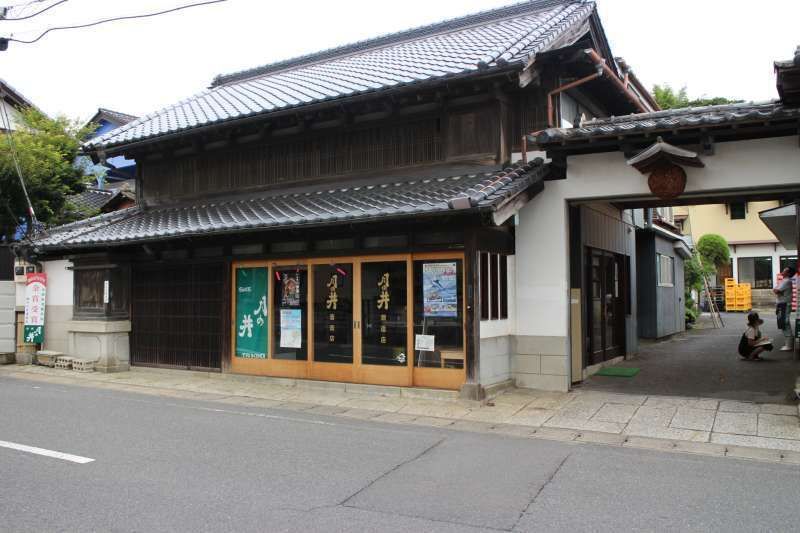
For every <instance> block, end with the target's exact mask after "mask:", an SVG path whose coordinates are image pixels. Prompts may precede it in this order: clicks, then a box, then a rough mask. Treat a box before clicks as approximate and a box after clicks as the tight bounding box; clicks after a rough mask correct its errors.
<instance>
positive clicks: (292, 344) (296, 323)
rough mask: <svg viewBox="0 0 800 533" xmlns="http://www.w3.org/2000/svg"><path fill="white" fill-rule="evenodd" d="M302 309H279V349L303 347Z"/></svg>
mask: <svg viewBox="0 0 800 533" xmlns="http://www.w3.org/2000/svg"><path fill="white" fill-rule="evenodd" d="M302 320H303V311H302V309H281V340H280V347H281V348H302V347H303V328H302Z"/></svg>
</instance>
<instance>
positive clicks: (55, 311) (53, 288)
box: [14, 260, 73, 353]
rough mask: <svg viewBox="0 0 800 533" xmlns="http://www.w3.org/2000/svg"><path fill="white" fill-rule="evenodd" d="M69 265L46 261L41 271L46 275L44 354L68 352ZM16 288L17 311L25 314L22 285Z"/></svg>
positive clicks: (70, 294) (69, 317) (70, 308)
mask: <svg viewBox="0 0 800 533" xmlns="http://www.w3.org/2000/svg"><path fill="white" fill-rule="evenodd" d="M71 266H72V262H71V261H66V260H58V261H45V262H43V263H42V269H43V272H44V273H45V274H47V297H46V303H45V311H44V343H42V349H43V350H55V351H57V352H64V353H66V352H67V346H68V336H67V322H69V321H70V320H72V287H73V277H72V270H68V267H71ZM14 285H16V309H17V311H20V312H22V311H24V310H25V284H24V283H14Z"/></svg>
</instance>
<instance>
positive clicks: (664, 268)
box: [656, 254, 675, 287]
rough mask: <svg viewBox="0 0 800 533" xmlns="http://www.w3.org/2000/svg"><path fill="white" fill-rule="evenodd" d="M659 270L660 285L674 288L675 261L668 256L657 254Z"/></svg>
mask: <svg viewBox="0 0 800 533" xmlns="http://www.w3.org/2000/svg"><path fill="white" fill-rule="evenodd" d="M656 258H657V265H656V267H657V269H658V285H659V286H662V287H672V286H673V285H674V283H675V270H674V267H673V259H672V257H670V256H668V255H662V254H656Z"/></svg>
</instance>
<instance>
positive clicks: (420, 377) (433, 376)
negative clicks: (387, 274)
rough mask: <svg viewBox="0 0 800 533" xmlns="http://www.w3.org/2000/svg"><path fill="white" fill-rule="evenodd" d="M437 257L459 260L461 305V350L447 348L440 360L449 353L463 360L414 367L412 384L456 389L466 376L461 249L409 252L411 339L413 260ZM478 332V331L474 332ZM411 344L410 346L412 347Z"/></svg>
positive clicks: (465, 273) (465, 296)
mask: <svg viewBox="0 0 800 533" xmlns="http://www.w3.org/2000/svg"><path fill="white" fill-rule="evenodd" d="M437 259H442V260H444V259H450V260H458V261H461V301H460V302H459V305H461V335H462V339H461V350H448V351H446V352H442V361H444V355H445V354H449V355H451V358H453V357H452V356H453V355H456V356H458V357H457V358H460V359H461V360H463V361H464V364H463V365H462V367H461V368H430V367H416V366H415V367H414V376H413V377H414V382H413V383H414V385H415V386H418V387H430V388H436V389H451V390H458V389H459V388H460V387H461V386H462V385H463V384H464V383H465V382H466V378H467V332H468V329H467V324H468V322H467V272H466V260H465V259H466V258H465V254H464V252H463V251H452V252H425V253H416V254H411V267H412V270H411V271H410V275H409V280H410V282H411V286H412V287H411V288H412V290H411V294H412V299H411V303H410V306H409V307H410V308H411V314H412V322H411V328H410V331H411V333H412V339H411V340H412V341H413V333H414V322H413V312H414V304H415V301H414V298H413V296H416V295H414V293H413V285H414V271H413V266H414V261H428V260H437ZM476 334H479V332H476ZM413 346H414V345H413V344H411V347H412V348H413ZM412 353H413V354H414V355H415V356H416V350H412ZM415 362H416V361H415Z"/></svg>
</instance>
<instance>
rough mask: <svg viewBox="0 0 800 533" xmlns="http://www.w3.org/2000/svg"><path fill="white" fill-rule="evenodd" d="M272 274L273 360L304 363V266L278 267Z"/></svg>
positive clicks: (306, 352) (305, 347)
mask: <svg viewBox="0 0 800 533" xmlns="http://www.w3.org/2000/svg"><path fill="white" fill-rule="evenodd" d="M274 272H275V274H274V279H273V280H272V283H273V287H274V289H273V291H272V295H273V309H274V310H275V311H274V314H273V335H272V338H273V339H274V340H273V356H274V357H273V358H274V359H286V360H291V361H305V360H306V359H307V358H308V346H307V345H308V342H307V341H306V339H307V331H306V328H307V327H308V326H307V324H308V320H307V317H306V310H307V306H306V303H307V297H308V285H306V283H307V280H308V276H307V272H306V267H305V266H301V267H287V268H280V267H278V268H275V269H274Z"/></svg>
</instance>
